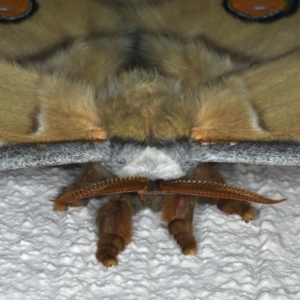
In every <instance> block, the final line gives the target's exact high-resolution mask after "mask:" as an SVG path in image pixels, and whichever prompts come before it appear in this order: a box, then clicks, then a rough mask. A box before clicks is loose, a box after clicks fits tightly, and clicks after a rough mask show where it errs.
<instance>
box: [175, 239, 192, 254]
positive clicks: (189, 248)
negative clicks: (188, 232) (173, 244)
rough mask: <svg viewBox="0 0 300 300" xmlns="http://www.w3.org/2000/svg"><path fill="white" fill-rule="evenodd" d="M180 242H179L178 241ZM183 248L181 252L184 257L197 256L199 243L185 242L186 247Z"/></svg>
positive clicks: (182, 246)
mask: <svg viewBox="0 0 300 300" xmlns="http://www.w3.org/2000/svg"><path fill="white" fill-rule="evenodd" d="M177 242H178V241H177ZM180 246H181V252H182V254H184V255H196V254H197V243H196V241H195V239H193V240H191V241H188V242H187V241H185V244H184V245H180Z"/></svg>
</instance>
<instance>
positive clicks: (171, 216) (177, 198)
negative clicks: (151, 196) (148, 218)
mask: <svg viewBox="0 0 300 300" xmlns="http://www.w3.org/2000/svg"><path fill="white" fill-rule="evenodd" d="M195 204H196V197H191V196H182V195H167V196H165V197H164V204H163V208H162V220H163V221H165V222H167V223H168V230H169V233H170V234H171V235H173V237H174V239H175V241H176V242H177V244H178V245H179V246H180V248H181V251H182V253H183V254H185V255H193V254H196V253H197V242H196V239H195V237H194V234H193V223H192V221H193V212H194V207H195Z"/></svg>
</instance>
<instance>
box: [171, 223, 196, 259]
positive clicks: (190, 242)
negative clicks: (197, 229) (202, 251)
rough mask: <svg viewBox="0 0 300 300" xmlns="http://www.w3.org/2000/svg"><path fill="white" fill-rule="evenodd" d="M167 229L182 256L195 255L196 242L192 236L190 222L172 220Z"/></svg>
mask: <svg viewBox="0 0 300 300" xmlns="http://www.w3.org/2000/svg"><path fill="white" fill-rule="evenodd" d="M168 229H169V233H170V234H171V235H173V237H174V240H175V241H176V242H177V244H178V245H179V246H180V248H181V251H182V253H183V254H184V255H195V254H196V253H197V242H196V239H195V237H194V235H193V229H192V223H191V222H190V221H187V220H180V219H175V220H172V221H171V222H170V223H169V224H168Z"/></svg>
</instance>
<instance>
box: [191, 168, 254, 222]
mask: <svg viewBox="0 0 300 300" xmlns="http://www.w3.org/2000/svg"><path fill="white" fill-rule="evenodd" d="M193 179H196V180H208V181H215V182H220V183H225V181H224V179H223V178H222V177H221V175H220V174H219V173H218V172H217V171H216V170H214V169H213V167H212V166H211V165H210V164H200V165H199V166H198V167H197V168H196V169H195V170H194V172H193ZM200 199H201V201H204V202H205V203H208V204H212V205H216V206H217V207H218V209H219V210H220V211H222V212H224V213H226V214H237V215H239V216H241V218H242V219H243V220H244V221H245V222H247V223H248V222H249V221H250V220H253V219H255V218H256V212H255V210H254V209H253V208H252V207H251V205H250V204H249V203H248V202H245V201H238V200H232V199H221V198H210V197H200Z"/></svg>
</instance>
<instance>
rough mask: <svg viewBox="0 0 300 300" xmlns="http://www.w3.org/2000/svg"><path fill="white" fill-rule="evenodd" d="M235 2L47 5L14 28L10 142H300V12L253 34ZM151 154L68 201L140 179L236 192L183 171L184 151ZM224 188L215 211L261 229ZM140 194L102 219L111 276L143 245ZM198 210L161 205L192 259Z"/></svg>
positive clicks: (1, 93) (2, 48)
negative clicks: (134, 228) (134, 235)
mask: <svg viewBox="0 0 300 300" xmlns="http://www.w3.org/2000/svg"><path fill="white" fill-rule="evenodd" d="M237 1H238V0H237ZM237 1H235V4H236V3H237ZM222 3H223V1H221V0H215V1H204V0H191V1H188V2H186V1H183V0H175V1H170V0H165V1H152V0H149V1H135V0H132V1H129V0H128V1H118V0H116V1H105V0H103V1H101V0H97V1H96V0H88V1H84V2H83V1H81V0H68V1H66V0H52V1H46V0H38V1H37V4H38V9H37V10H36V11H35V12H34V13H33V14H32V15H31V16H30V17H28V18H27V19H23V20H22V22H19V23H11V24H0V31H1V40H0V58H1V61H0V79H1V80H0V105H1V111H0V144H1V145H5V144H9V143H20V142H28V143H31V142H56V141H65V140H68V141H72V140H96V141H99V140H100V141H101V140H103V139H106V138H118V139H120V140H122V141H123V142H122V143H123V144H122V148H126V141H128V140H131V141H132V140H133V141H139V142H142V143H144V144H145V145H148V146H149V145H151V146H153V145H154V147H153V148H155V146H157V145H160V144H162V145H164V143H165V142H166V141H170V140H171V141H172V140H177V139H191V140H193V141H196V142H207V141H208V142H218V141H245V140H250V141H270V140H298V139H299V137H300V126H299V125H298V119H299V116H300V107H299V103H300V102H299V101H298V94H300V89H299V86H300V85H299V84H298V78H300V76H299V75H300V74H299V68H298V67H297V65H298V64H297V63H295V62H298V60H299V50H298V48H299V46H300V43H299V41H300V33H299V32H300V31H299V29H300V25H299V24H300V22H299V21H300V12H299V11H295V12H293V14H290V15H289V16H287V17H286V18H284V17H283V18H281V19H279V20H277V21H274V22H269V23H267V24H262V23H247V22H244V21H242V20H241V19H238V18H236V17H235V16H234V15H232V14H229V13H228V12H227V11H226V10H225V9H224V7H223V5H222ZM236 7H238V6H236ZM179 20H180V21H179ZM219 20H221V24H220V22H219ZM223 20H224V21H223ZM37 41H38V42H37ZM137 147H138V146H137ZM149 148H151V147H146V148H145V152H143V153H144V154H142V156H140V157H137V158H135V157H131V158H130V159H128V161H130V162H132V164H131V165H130V166H129V165H127V166H126V167H124V168H122V169H120V170H116V168H115V165H116V161H111V162H107V163H106V165H105V167H106V168H103V166H102V165H99V164H88V165H87V166H86V167H85V168H84V169H83V172H82V174H81V176H80V177H79V179H78V180H77V181H76V182H75V183H73V184H71V185H69V186H67V187H64V188H63V189H62V191H61V195H60V196H62V197H63V195H64V194H67V193H69V192H73V191H75V190H80V189H81V188H82V186H83V185H85V184H89V183H92V184H93V183H96V182H99V181H102V180H107V179H112V178H124V177H127V176H143V177H147V178H149V179H151V180H156V179H164V180H173V179H177V178H185V179H190V180H202V181H213V182H218V183H222V184H223V183H224V181H223V179H222V178H221V177H220V176H219V175H218V174H217V173H216V172H215V171H214V170H213V169H212V168H211V167H210V166H209V165H206V164H203V165H199V166H198V167H197V168H196V166H195V165H193V164H192V163H189V164H184V163H182V162H180V159H178V156H180V155H182V153H183V152H182V151H180V149H179V150H178V151H177V154H176V155H173V154H172V153H171V152H172V151H171V149H170V148H168V147H165V148H163V150H162V151H161V152H156V153H155V154H151V155H152V156H151V157H150V156H149V155H145V153H146V154H147V153H148V152H147V151H148V150H149ZM135 153H136V152H134V151H133V152H128V155H129V156H130V155H131V156H133V155H134V154H135ZM158 153H159V154H158ZM143 155H144V156H143ZM166 166H167V167H166ZM170 166H171V167H170ZM108 170H109V171H108ZM112 170H113V171H112ZM166 177H168V178H166ZM216 190H217V185H215V189H214V190H213V191H212V192H214V196H215V197H205V196H203V195H202V197H201V199H202V201H205V202H207V203H209V204H214V205H216V206H217V207H218V208H219V209H220V210H221V211H223V212H225V213H230V214H231V213H233V214H238V215H240V216H241V217H242V219H244V220H245V221H249V220H251V219H253V218H255V216H256V214H255V211H254V210H253V209H252V208H251V207H250V205H249V204H248V203H246V202H240V201H237V200H230V201H229V200H228V199H227V198H225V199H224V198H221V197H218V198H216V196H220V194H218V195H217V194H216ZM127 192H128V190H126V191H121V192H120V193H119V194H117V195H109V199H110V200H111V201H110V202H109V203H108V204H107V205H105V206H103V207H102V208H100V210H99V212H98V218H97V224H98V229H99V230H98V232H99V237H100V239H99V242H98V250H97V255H96V256H97V258H98V260H99V261H101V262H102V263H103V264H104V265H106V266H109V265H115V264H116V263H117V258H116V256H117V254H118V253H119V252H120V251H121V250H123V249H124V247H125V244H126V243H128V242H129V241H130V240H131V230H130V229H131V217H132V215H133V214H134V213H135V212H136V211H137V210H138V209H139V207H140V206H141V205H142V202H141V199H140V197H139V196H138V195H136V194H128V193H127ZM221 192H224V191H220V193H221ZM227 196H228V195H227ZM143 197H146V198H147V197H148V196H147V195H146V193H145V194H144V195H143ZM87 202H88V200H87V199H86V198H83V199H78V200H76V201H75V202H72V203H70V206H82V205H86V204H87ZM195 203H196V198H195V197H194V195H192V196H191V195H183V194H180V193H176V194H172V195H157V198H156V199H155V201H151V206H152V207H153V208H154V209H158V208H161V209H162V219H163V220H164V221H166V222H167V223H168V230H169V232H170V234H171V235H173V236H174V238H175V240H176V241H177V243H178V244H179V245H180V247H181V249H182V252H183V253H184V254H194V253H196V250H197V244H196V240H195V238H194V236H193V234H192V219H193V209H194V206H195ZM54 208H55V209H56V210H63V209H65V208H66V207H65V204H61V205H60V204H56V205H55V207H54ZM118 224H123V226H120V225H118Z"/></svg>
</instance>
